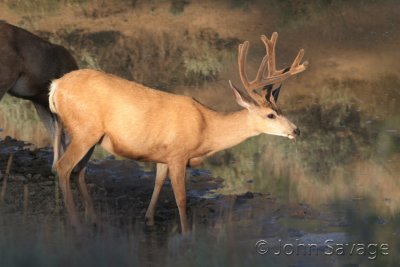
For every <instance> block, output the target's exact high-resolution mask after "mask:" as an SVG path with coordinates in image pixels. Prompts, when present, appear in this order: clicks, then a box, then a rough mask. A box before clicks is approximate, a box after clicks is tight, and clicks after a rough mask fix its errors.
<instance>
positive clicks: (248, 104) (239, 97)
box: [229, 81, 252, 109]
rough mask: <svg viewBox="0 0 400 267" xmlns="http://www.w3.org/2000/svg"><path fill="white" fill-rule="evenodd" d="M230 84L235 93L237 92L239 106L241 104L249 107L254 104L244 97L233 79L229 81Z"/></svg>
mask: <svg viewBox="0 0 400 267" xmlns="http://www.w3.org/2000/svg"><path fill="white" fill-rule="evenodd" d="M229 85H230V87H231V89H232V91H233V93H234V94H235V98H236V103H238V104H239V106H241V107H244V108H247V109H249V108H250V107H251V106H252V104H251V103H250V102H248V101H246V100H245V99H244V97H243V96H242V95H241V93H240V91H239V90H238V89H237V88H236V87H235V86H234V85H233V84H232V82H231V81H229Z"/></svg>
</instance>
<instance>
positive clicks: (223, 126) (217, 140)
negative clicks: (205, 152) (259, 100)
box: [209, 109, 260, 152]
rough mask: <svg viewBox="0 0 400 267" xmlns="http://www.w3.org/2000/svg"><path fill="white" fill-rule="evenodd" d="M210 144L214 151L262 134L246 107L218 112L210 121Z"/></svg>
mask: <svg viewBox="0 0 400 267" xmlns="http://www.w3.org/2000/svg"><path fill="white" fill-rule="evenodd" d="M209 130H210V144H211V147H212V150H213V151H214V152H217V151H220V150H223V149H227V148H230V147H233V146H235V145H237V144H239V143H241V142H243V141H244V140H246V139H247V138H249V137H252V136H255V135H258V134H260V132H258V131H257V130H256V129H255V127H254V126H253V123H252V120H251V117H250V114H249V111H248V110H246V109H243V110H240V111H236V112H231V113H225V114H224V113H217V114H216V116H213V117H212V120H211V121H210V123H209Z"/></svg>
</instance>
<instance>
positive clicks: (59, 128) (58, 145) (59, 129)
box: [51, 116, 63, 173]
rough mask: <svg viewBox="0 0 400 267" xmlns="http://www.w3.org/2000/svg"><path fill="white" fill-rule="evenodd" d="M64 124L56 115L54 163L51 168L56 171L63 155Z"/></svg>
mask: <svg viewBox="0 0 400 267" xmlns="http://www.w3.org/2000/svg"><path fill="white" fill-rule="evenodd" d="M61 135H62V126H61V123H60V122H59V121H58V119H57V118H56V117H55V116H54V137H53V164H52V167H51V170H52V172H53V173H55V172H56V163H57V161H58V160H59V158H60V157H61V153H62V152H63V148H62V147H61Z"/></svg>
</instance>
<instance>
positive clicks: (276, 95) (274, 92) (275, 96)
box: [272, 84, 282, 102]
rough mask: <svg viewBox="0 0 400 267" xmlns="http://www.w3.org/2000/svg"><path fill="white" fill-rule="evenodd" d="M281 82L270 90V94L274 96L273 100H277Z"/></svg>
mask: <svg viewBox="0 0 400 267" xmlns="http://www.w3.org/2000/svg"><path fill="white" fill-rule="evenodd" d="M281 87H282V84H280V85H279V87H278V88H276V89H274V90H273V91H272V96H273V97H274V100H275V102H278V97H279V92H280V91H281Z"/></svg>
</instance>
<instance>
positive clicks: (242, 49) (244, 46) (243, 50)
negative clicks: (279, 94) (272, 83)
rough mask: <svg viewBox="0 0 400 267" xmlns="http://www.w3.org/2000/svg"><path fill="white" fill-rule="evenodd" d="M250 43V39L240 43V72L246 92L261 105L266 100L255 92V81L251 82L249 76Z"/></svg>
mask: <svg viewBox="0 0 400 267" xmlns="http://www.w3.org/2000/svg"><path fill="white" fill-rule="evenodd" d="M249 45H250V43H249V42H248V41H245V42H244V43H243V44H240V45H239V57H238V64H239V74H240V79H241V81H242V83H243V86H244V88H245V89H246V92H247V93H248V94H249V96H250V97H251V98H252V99H253V100H254V101H256V103H257V104H259V105H261V104H262V103H263V102H264V99H263V98H262V97H261V96H260V95H258V94H257V93H255V92H254V87H253V86H252V84H253V83H254V81H251V82H249V80H248V78H247V72H246V62H247V61H246V59H247V51H248V49H249ZM265 60H266V59H265ZM263 61H264V60H263ZM264 65H265V63H264Z"/></svg>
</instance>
